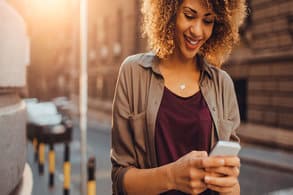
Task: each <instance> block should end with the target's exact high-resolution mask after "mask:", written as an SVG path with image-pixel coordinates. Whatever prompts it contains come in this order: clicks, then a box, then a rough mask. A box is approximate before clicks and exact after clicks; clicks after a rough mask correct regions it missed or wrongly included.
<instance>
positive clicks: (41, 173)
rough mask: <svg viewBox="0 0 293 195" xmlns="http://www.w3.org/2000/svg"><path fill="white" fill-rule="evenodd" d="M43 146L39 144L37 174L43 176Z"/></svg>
mask: <svg viewBox="0 0 293 195" xmlns="http://www.w3.org/2000/svg"><path fill="white" fill-rule="evenodd" d="M44 163H45V144H43V143H39V174H40V175H43V174H44Z"/></svg>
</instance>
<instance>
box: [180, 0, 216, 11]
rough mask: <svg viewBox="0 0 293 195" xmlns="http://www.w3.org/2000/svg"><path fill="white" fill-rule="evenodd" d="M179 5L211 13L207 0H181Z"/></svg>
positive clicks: (210, 6)
mask: <svg viewBox="0 0 293 195" xmlns="http://www.w3.org/2000/svg"><path fill="white" fill-rule="evenodd" d="M181 5H182V6H183V7H189V8H192V9H196V10H201V11H205V12H211V13H213V9H212V5H211V3H209V2H208V0H183V2H182V4H181Z"/></svg>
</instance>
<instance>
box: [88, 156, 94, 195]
mask: <svg viewBox="0 0 293 195" xmlns="http://www.w3.org/2000/svg"><path fill="white" fill-rule="evenodd" d="M87 171H88V182H87V195H96V177H95V173H96V160H95V157H91V158H89V160H88V164H87Z"/></svg>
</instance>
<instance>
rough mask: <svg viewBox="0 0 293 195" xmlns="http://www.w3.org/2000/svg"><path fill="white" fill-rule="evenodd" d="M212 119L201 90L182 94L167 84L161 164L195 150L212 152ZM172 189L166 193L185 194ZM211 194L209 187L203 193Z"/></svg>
mask: <svg viewBox="0 0 293 195" xmlns="http://www.w3.org/2000/svg"><path fill="white" fill-rule="evenodd" d="M211 128H212V118H211V114H210V111H209V109H208V106H207V104H206V102H205V100H204V98H203V96H202V94H201V92H200V91H198V92H197V93H195V94H194V95H192V96H190V97H186V98H185V97H180V96H178V95H176V94H174V93H173V92H172V91H170V90H169V89H168V88H166V87H165V89H164V94H163V98H162V102H161V105H160V108H159V112H158V116H157V120H156V128H155V144H156V151H157V159H158V163H159V166H161V165H165V164H168V163H170V162H174V161H176V160H177V159H179V158H180V157H182V156H183V155H185V154H187V153H189V152H191V151H192V150H205V151H207V152H209V147H210V140H211ZM185 194H186V193H183V192H180V191H175V190H172V191H168V192H165V193H163V195H185ZM202 194H204V195H208V194H209V190H207V191H206V192H204V193H202Z"/></svg>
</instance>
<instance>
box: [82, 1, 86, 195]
mask: <svg viewBox="0 0 293 195" xmlns="http://www.w3.org/2000/svg"><path fill="white" fill-rule="evenodd" d="M80 63H81V67H80V131H81V132H80V144H81V146H80V147H81V167H80V172H81V194H86V182H87V167H86V161H87V154H86V152H87V139H86V138H87V0H80Z"/></svg>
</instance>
